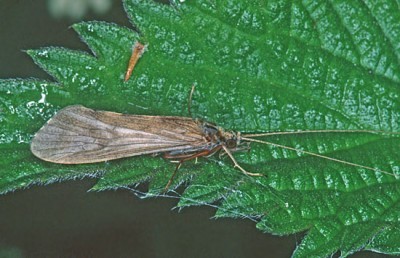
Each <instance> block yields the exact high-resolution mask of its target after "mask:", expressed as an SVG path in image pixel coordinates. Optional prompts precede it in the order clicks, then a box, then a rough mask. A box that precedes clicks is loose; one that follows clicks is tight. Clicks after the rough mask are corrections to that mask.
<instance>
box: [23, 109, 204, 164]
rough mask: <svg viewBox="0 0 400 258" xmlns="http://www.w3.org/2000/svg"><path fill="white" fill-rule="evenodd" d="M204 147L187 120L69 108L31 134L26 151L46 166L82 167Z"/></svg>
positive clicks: (194, 125)
mask: <svg viewBox="0 0 400 258" xmlns="http://www.w3.org/2000/svg"><path fill="white" fill-rule="evenodd" d="M205 146H207V142H206V140H205V139H204V137H203V132H202V129H201V128H200V127H199V124H198V122H197V121H195V120H193V119H191V118H187V117H168V116H167V117H165V116H164V117H163V116H137V115H126V114H120V113H114V112H107V111H95V110H92V109H89V108H85V107H83V106H69V107H66V108H64V109H62V110H60V111H59V112H58V113H57V114H56V115H55V116H54V117H53V118H51V119H50V120H49V121H48V122H47V123H46V124H45V125H44V126H43V127H42V128H41V129H40V130H39V131H38V132H37V133H36V135H35V136H34V138H33V140H32V144H31V150H32V153H33V154H34V155H35V156H37V157H38V158H40V159H43V160H46V161H50V162H55V163H63V164H81V163H94V162H100V161H106V160H113V159H119V158H123V157H130V156H137V155H143V154H151V153H161V152H169V151H182V152H184V151H195V150H199V149H202V148H205Z"/></svg>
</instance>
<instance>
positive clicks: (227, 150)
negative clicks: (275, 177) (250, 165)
mask: <svg viewBox="0 0 400 258" xmlns="http://www.w3.org/2000/svg"><path fill="white" fill-rule="evenodd" d="M222 148H223V149H224V151H225V152H226V154H228V156H229V158H231V160H232V161H233V164H235V168H238V169H239V170H240V171H242V172H243V174H246V175H249V176H264V175H263V174H260V173H250V172H247V171H246V170H245V169H244V168H242V167H241V166H240V165H239V163H237V161H236V160H235V158H234V157H233V155H232V153H231V151H230V150H229V149H228V148H227V147H226V146H225V145H222Z"/></svg>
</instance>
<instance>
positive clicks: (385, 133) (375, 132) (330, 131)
mask: <svg viewBox="0 0 400 258" xmlns="http://www.w3.org/2000/svg"><path fill="white" fill-rule="evenodd" d="M307 133H372V134H384V135H399V136H400V132H386V131H376V130H306V131H292V132H270V133H255V134H242V135H243V136H245V137H263V136H272V135H287V134H307Z"/></svg>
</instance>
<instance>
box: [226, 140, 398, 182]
mask: <svg viewBox="0 0 400 258" xmlns="http://www.w3.org/2000/svg"><path fill="white" fill-rule="evenodd" d="M241 140H244V141H249V142H257V143H263V144H268V145H272V146H275V147H279V148H282V149H287V150H292V151H297V152H302V153H304V154H308V155H310V156H314V157H319V158H322V159H327V160H331V161H335V162H338V163H342V164H347V165H351V166H354V167H359V168H364V169H368V170H372V171H375V172H381V173H383V174H387V175H391V176H393V177H395V178H397V177H396V175H394V174H392V173H390V172H387V171H384V170H380V169H377V168H373V167H368V166H363V165H360V164H356V163H352V162H348V161H344V160H340V159H335V158H331V157H328V156H325V155H321V154H317V153H314V152H309V151H305V150H299V149H296V148H293V147H289V146H285V145H281V144H277V143H273V142H267V141H261V140H257V139H252V138H246V137H241ZM228 155H229V153H228Z"/></svg>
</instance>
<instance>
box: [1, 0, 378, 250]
mask: <svg viewBox="0 0 400 258" xmlns="http://www.w3.org/2000/svg"><path fill="white" fill-rule="evenodd" d="M83 19H84V20H105V21H109V22H114V23H117V24H120V25H125V26H128V27H132V26H131V25H130V24H129V21H128V19H127V18H126V15H125V14H124V11H123V8H122V5H121V2H120V1H118V0H115V1H113V5H112V9H111V10H109V11H108V12H107V13H105V14H103V15H99V14H95V13H93V12H88V13H87V14H86V16H84V18H83ZM73 23H74V21H72V20H71V19H67V18H61V19H55V18H53V17H51V16H50V15H49V12H48V9H47V1H45V0H35V1H33V0H24V1H22V0H19V1H16V0H0V39H1V40H0V78H15V77H21V78H29V77H36V78H41V79H48V80H52V78H51V77H50V76H48V75H47V74H46V73H45V72H44V71H42V70H41V69H39V68H38V67H37V66H36V65H35V64H34V63H33V62H32V61H31V59H30V58H29V57H28V56H27V55H26V54H25V53H24V52H23V51H21V50H27V49H32V48H33V49H34V48H39V47H42V46H64V47H68V48H73V49H84V50H88V49H87V47H86V45H85V44H83V43H82V42H80V40H79V38H78V36H77V35H76V34H75V32H74V31H73V30H72V29H70V28H69V26H70V25H71V24H73ZM94 183H95V181H94V180H88V179H86V180H81V181H69V182H64V183H55V184H51V185H48V186H34V187H31V188H30V189H29V190H19V191H17V192H15V193H9V194H7V195H4V196H0V257H289V256H290V255H291V253H292V252H293V250H294V248H295V247H296V244H297V243H299V242H300V240H301V237H302V236H301V235H297V236H295V235H292V236H288V237H277V236H271V235H269V234H263V233H261V232H260V231H258V230H257V229H256V228H255V223H254V222H252V221H250V220H240V219H236V220H234V219H218V220H214V219H211V217H212V216H213V215H214V213H215V209H214V208H211V207H205V206H203V207H193V208H186V209H184V210H182V211H180V212H179V211H178V210H176V209H175V210H171V209H172V208H173V207H174V206H175V205H176V204H177V200H174V199H166V198H157V199H147V200H140V199H139V198H137V197H136V196H134V195H133V194H132V193H129V192H128V191H124V190H119V191H114V192H113V191H107V192H101V193H93V192H90V193H88V192H87V190H88V189H89V188H90V187H91V186H92V185H93V184H94ZM366 256H368V257H382V255H379V254H374V253H366V252H364V253H362V254H358V255H355V256H354V257H366Z"/></svg>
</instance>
